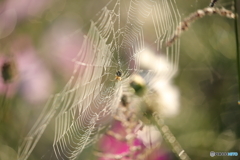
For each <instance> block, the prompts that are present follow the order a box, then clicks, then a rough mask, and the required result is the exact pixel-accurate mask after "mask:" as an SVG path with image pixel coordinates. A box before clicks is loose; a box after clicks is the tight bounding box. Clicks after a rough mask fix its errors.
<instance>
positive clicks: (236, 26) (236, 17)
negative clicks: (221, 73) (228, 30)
mask: <svg viewBox="0 0 240 160" xmlns="http://www.w3.org/2000/svg"><path fill="white" fill-rule="evenodd" d="M234 8H235V14H236V16H235V20H234V22H235V23H234V24H235V35H236V51H237V52H236V53H237V71H238V104H239V105H240V84H239V80H240V62H239V61H240V59H239V58H240V50H239V39H238V15H237V13H238V7H237V0H234Z"/></svg>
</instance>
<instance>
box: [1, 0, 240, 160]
mask: <svg viewBox="0 0 240 160" xmlns="http://www.w3.org/2000/svg"><path fill="white" fill-rule="evenodd" d="M107 2H108V0H89V1H84V0H71V1H67V0H48V1H47V0H42V1H31V0H18V1H17V0H3V1H1V2H0V65H1V66H3V65H4V64H6V63H7V64H10V69H9V72H10V80H9V81H4V79H3V78H1V81H0V94H1V95H0V96H1V97H0V99H1V100H0V103H1V107H0V115H1V120H0V159H1V160H12V159H15V157H16V154H17V149H18V145H19V143H20V140H21V139H22V138H23V137H24V136H25V135H26V133H27V132H28V131H29V129H30V128H31V126H32V125H33V124H34V122H35V121H36V119H37V117H38V115H39V113H40V112H41V110H42V108H43V106H44V105H45V103H46V101H47V99H48V97H50V95H52V94H54V93H56V92H58V91H60V90H61V89H62V88H63V86H64V85H65V84H66V82H67V81H68V79H69V77H70V76H71V74H72V71H73V67H74V66H73V63H72V59H73V58H74V57H75V56H76V54H77V53H78V51H79V50H80V47H81V43H82V41H83V35H84V34H86V33H87V31H88V27H89V21H90V20H91V19H92V18H94V17H95V15H96V14H97V12H98V11H99V10H100V9H101V8H102V7H104V6H105V5H106V4H107ZM209 3H210V0H201V1H199V0H188V1H186V0H177V6H178V9H179V12H180V15H181V18H182V19H184V18H185V17H186V16H188V15H189V14H190V13H192V12H195V11H196V10H198V9H202V8H205V7H206V6H208V5H209ZM216 6H218V7H225V8H227V9H230V10H232V9H233V2H232V1H229V0H219V2H218V3H217V4H216ZM239 8H240V7H239ZM145 36H147V35H145ZM235 36H236V33H235V29H234V21H233V20H232V19H227V18H224V17H221V16H218V15H214V16H206V17H204V18H202V19H200V20H198V21H196V22H195V23H194V24H193V25H191V27H190V28H189V30H188V31H186V32H185V33H183V35H182V36H181V51H180V60H179V70H178V73H177V75H176V76H175V78H174V84H175V86H177V87H178V89H179V92H180V102H179V103H180V108H179V114H178V115H176V116H175V117H171V118H167V119H166V124H167V125H168V126H169V128H170V129H171V131H172V132H173V134H174V135H175V136H176V138H177V139H178V140H179V142H180V144H181V145H182V147H183V148H184V149H185V151H186V152H187V153H188V154H189V156H190V157H191V158H192V159H199V160H200V159H218V158H219V159H220V158H222V157H215V158H211V157H210V156H209V153H210V151H219V152H220V151H222V152H224V151H237V152H238V153H239V154H240V143H239V137H240V118H239V117H240V109H239V106H238V104H237V101H238V94H239V93H238V80H237V63H236V42H235ZM51 128H54V126H53V125H52V124H50V125H49V126H48V129H47V130H48V132H45V133H44V134H43V136H42V138H41V139H40V141H39V144H38V145H37V147H36V149H35V150H34V151H33V153H32V155H31V157H30V158H29V159H31V160H39V159H43V160H45V159H48V158H46V157H49V156H50V157H51V154H53V152H52V150H51V144H52V137H53V135H54V134H53V133H54V131H53V130H54V129H51ZM162 143H163V144H162V146H163V147H162V148H163V149H164V150H166V151H168V152H169V153H170V154H171V148H169V147H168V145H167V143H165V142H162ZM90 149H91V148H90ZM90 149H88V150H86V151H85V152H83V154H82V156H81V157H80V159H93V158H94V157H92V156H93V155H92V154H89V153H90V151H91V150H90ZM89 156H90V157H89ZM171 157H172V159H177V157H175V156H174V155H172V156H171ZM224 158H225V159H234V157H224ZM235 158H236V159H238V158H237V157H235Z"/></svg>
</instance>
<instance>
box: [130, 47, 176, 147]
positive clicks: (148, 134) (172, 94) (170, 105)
mask: <svg viewBox="0 0 240 160" xmlns="http://www.w3.org/2000/svg"><path fill="white" fill-rule="evenodd" d="M139 60H140V68H141V72H140V75H141V76H140V75H138V76H136V75H135V76H132V82H131V86H132V87H133V89H134V90H135V95H137V96H136V98H134V100H133V103H132V106H133V107H134V110H135V112H136V113H137V114H138V116H139V119H140V120H141V121H142V122H143V123H144V124H145V125H142V127H143V128H142V129H141V130H138V129H137V130H138V131H137V135H138V138H139V139H140V140H141V141H142V142H143V144H144V145H145V146H147V147H149V146H151V145H154V144H155V143H159V142H160V141H159V140H160V139H161V136H160V132H159V130H157V128H156V127H154V126H152V125H149V124H151V117H152V115H153V113H157V114H158V115H160V116H163V117H170V116H174V115H176V114H177V113H178V110H179V91H178V89H177V88H176V87H175V86H174V85H173V84H172V78H173V76H174V74H175V73H173V70H172V66H171V64H170V63H169V62H168V61H167V59H166V58H165V57H164V56H160V55H155V54H154V53H153V52H151V51H150V50H145V51H143V52H142V53H141V55H140V59H139ZM140 78H142V80H139V79H140ZM142 81H145V83H143V82H142ZM140 82H141V83H140ZM132 84H134V85H132ZM143 85H145V86H143ZM139 88H140V89H141V88H143V89H144V90H145V91H144V92H143V91H142V93H144V94H138V93H137V92H139V91H141V90H140V89H139ZM146 124H147V125H146Z"/></svg>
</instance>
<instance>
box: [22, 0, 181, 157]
mask: <svg viewBox="0 0 240 160" xmlns="http://www.w3.org/2000/svg"><path fill="white" fill-rule="evenodd" d="M123 2H124V1H122V0H112V1H110V2H109V3H108V4H107V5H106V6H105V7H104V8H103V9H102V10H101V11H100V12H99V13H98V14H97V18H96V19H97V20H95V21H91V22H90V29H89V31H88V34H87V35H86V36H85V37H84V41H83V44H82V47H81V50H80V52H79V53H78V55H77V57H76V58H75V59H74V60H73V62H74V63H75V69H74V71H73V74H72V77H71V79H70V80H69V81H68V83H67V84H66V86H65V87H64V89H63V90H62V92H60V93H58V94H56V95H54V96H52V97H50V98H49V101H48V103H47V104H46V106H45V107H44V110H43V111H42V113H41V115H40V117H39V118H38V120H37V122H36V123H35V125H34V126H33V127H32V129H31V130H30V131H29V133H28V134H27V136H26V138H25V139H24V140H23V142H22V144H21V146H20V147H19V152H18V159H19V160H25V159H27V158H28V157H29V155H30V154H31V152H32V151H33V149H34V148H35V146H36V144H37V142H38V141H39V139H40V137H41V135H42V134H43V132H44V131H45V129H46V127H47V125H48V124H49V122H50V121H51V119H52V118H55V136H54V141H53V149H54V152H55V155H56V157H57V158H58V159H72V160H73V159H76V158H77V156H78V155H79V154H80V153H81V152H82V150H83V149H84V148H85V147H87V146H88V145H90V144H91V143H92V142H94V141H95V140H96V137H97V135H98V133H99V132H100V130H102V129H103V128H104V127H105V126H106V124H108V123H110V121H111V115H112V114H114V113H115V110H116V108H117V106H118V104H119V102H120V98H121V95H122V92H123V90H125V88H127V87H126V86H127V84H128V80H129V78H128V77H129V76H130V75H131V74H132V73H133V72H138V71H139V64H138V58H139V54H140V53H141V52H142V51H144V50H145V48H146V45H145V39H144V35H145V34H148V29H147V30H146V29H144V26H145V24H146V23H148V25H149V24H151V26H152V27H153V31H154V34H152V35H153V36H152V37H153V38H152V39H153V41H152V42H150V46H151V47H152V48H155V49H156V51H157V52H163V53H166V56H167V58H168V60H169V62H171V63H172V65H171V67H170V68H169V73H170V74H169V75H168V77H170V76H171V75H172V74H174V72H176V70H177V66H178V57H179V41H177V42H176V43H175V44H174V45H172V46H171V47H165V45H164V44H165V43H166V42H167V40H169V39H170V38H171V36H172V34H173V32H174V30H175V28H176V26H177V25H178V23H179V22H180V18H179V14H178V10H177V8H176V3H175V0H131V1H130V3H129V5H128V6H129V7H128V12H127V19H126V20H124V17H121V15H122V10H121V8H122V3H123ZM125 5H126V3H125ZM125 14H126V13H125ZM117 70H120V71H121V72H122V81H117V80H115V81H113V80H114V78H115V73H116V71H117Z"/></svg>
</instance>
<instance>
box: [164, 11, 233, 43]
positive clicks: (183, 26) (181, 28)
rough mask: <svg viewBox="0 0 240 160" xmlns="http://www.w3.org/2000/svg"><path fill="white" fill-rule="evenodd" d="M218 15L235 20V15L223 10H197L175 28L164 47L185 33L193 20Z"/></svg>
mask: <svg viewBox="0 0 240 160" xmlns="http://www.w3.org/2000/svg"><path fill="white" fill-rule="evenodd" d="M213 14H218V15H220V16H224V17H227V18H232V19H233V18H235V14H234V13H233V12H232V11H230V10H226V9H224V8H222V9H219V8H210V7H208V8H205V9H203V10H198V11H197V12H194V13H192V14H191V15H190V16H189V17H187V18H186V19H185V20H184V21H183V22H181V23H180V25H179V26H178V27H177V29H176V31H175V34H174V35H173V37H172V38H171V39H170V40H169V41H168V42H167V43H166V46H171V45H172V44H173V43H174V41H175V40H176V39H177V38H179V37H180V35H181V34H182V32H184V31H186V30H187V29H188V28H189V25H190V24H191V23H193V22H194V21H195V20H197V19H200V18H202V17H204V16H206V15H213Z"/></svg>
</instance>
